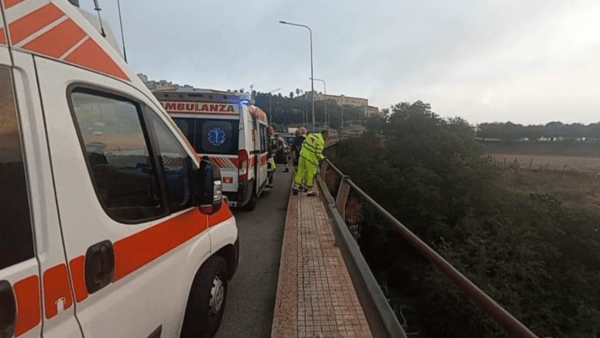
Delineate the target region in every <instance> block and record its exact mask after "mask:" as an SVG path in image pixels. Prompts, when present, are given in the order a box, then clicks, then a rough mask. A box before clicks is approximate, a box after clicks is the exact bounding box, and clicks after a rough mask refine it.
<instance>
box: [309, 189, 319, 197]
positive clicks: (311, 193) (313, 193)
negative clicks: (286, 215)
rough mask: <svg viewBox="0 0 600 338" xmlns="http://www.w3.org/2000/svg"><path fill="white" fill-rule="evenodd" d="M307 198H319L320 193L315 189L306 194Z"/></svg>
mask: <svg viewBox="0 0 600 338" xmlns="http://www.w3.org/2000/svg"><path fill="white" fill-rule="evenodd" d="M306 196H319V193H318V192H317V191H316V190H314V189H309V190H308V191H307V192H306Z"/></svg>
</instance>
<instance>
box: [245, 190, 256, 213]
mask: <svg viewBox="0 0 600 338" xmlns="http://www.w3.org/2000/svg"><path fill="white" fill-rule="evenodd" d="M257 200H258V196H256V191H252V195H251V196H250V200H249V201H248V203H246V204H245V205H244V210H246V211H252V210H254V209H255V208H256V201H257Z"/></svg>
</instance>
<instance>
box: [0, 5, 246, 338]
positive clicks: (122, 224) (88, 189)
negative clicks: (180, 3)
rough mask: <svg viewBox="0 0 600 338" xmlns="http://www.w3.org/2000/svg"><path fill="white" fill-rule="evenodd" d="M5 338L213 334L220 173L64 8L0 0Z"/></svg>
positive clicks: (1, 312) (228, 253)
mask: <svg viewBox="0 0 600 338" xmlns="http://www.w3.org/2000/svg"><path fill="white" fill-rule="evenodd" d="M0 10H1V13H0V14H1V15H0V196H1V197H0V337H3V338H4V337H40V336H43V337H45V338H51V337H57V338H64V337H88V338H90V337H115V338H120V337H144V338H145V337H151V338H158V337H211V336H213V335H214V333H215V332H216V331H217V329H218V327H219V324H220V321H221V318H222V316H223V311H224V305H225V300H226V293H227V286H228V281H229V280H230V279H231V277H232V276H233V274H234V273H235V271H236V268H237V264H238V257H239V242H238V230H237V227H236V222H235V218H234V217H233V215H232V213H231V211H230V210H229V207H228V206H227V204H226V203H224V201H222V191H221V178H220V172H219V170H218V169H217V168H216V167H215V166H214V165H212V164H211V163H210V162H209V161H203V160H200V159H199V158H198V157H197V155H196V154H195V152H194V150H193V149H192V148H191V146H190V145H189V144H188V143H186V142H187V141H186V139H185V137H184V136H183V135H182V134H181V133H180V131H179V129H178V128H177V127H176V125H175V124H174V123H173V121H172V120H171V119H170V118H169V116H168V115H167V113H166V112H165V111H164V110H163V109H162V107H161V105H160V103H159V102H158V101H157V100H156V98H155V97H154V96H153V95H152V93H151V92H150V91H149V90H148V89H147V88H146V86H145V85H144V84H143V83H142V81H141V80H140V79H138V77H137V76H136V74H135V73H134V72H132V71H131V70H130V69H129V68H128V66H127V65H126V63H125V62H124V61H123V60H122V58H121V56H120V54H119V53H118V52H117V51H116V50H115V49H114V48H112V47H111V46H110V45H109V44H108V43H107V42H106V40H105V39H104V38H103V37H102V36H101V34H100V33H98V31H97V30H96V29H95V28H94V26H93V25H92V24H90V22H88V21H87V20H86V19H85V18H84V16H82V14H81V13H80V12H79V9H77V8H76V7H75V6H73V5H71V4H70V3H69V2H67V0H0Z"/></svg>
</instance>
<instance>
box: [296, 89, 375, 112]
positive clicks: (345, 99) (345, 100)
mask: <svg viewBox="0 0 600 338" xmlns="http://www.w3.org/2000/svg"><path fill="white" fill-rule="evenodd" d="M296 99H300V100H310V99H311V93H310V92H306V93H304V94H302V95H300V96H296ZM315 101H335V102H336V103H337V104H338V105H349V106H354V107H364V108H365V116H366V117H372V116H377V115H378V114H379V108H377V107H373V106H369V100H368V99H363V98H360V97H352V96H345V95H331V94H327V95H325V94H322V93H317V92H315Z"/></svg>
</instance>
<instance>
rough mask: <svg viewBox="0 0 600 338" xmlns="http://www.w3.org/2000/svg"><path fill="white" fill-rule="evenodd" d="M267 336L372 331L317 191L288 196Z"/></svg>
mask: <svg viewBox="0 0 600 338" xmlns="http://www.w3.org/2000/svg"><path fill="white" fill-rule="evenodd" d="M272 337H274V338H278V337H281V338H284V337H285V338H291V337H298V338H304V337H306V338H312V337H372V335H371V332H370V330H369V325H368V324H367V321H366V319H365V315H364V313H363V310H362V308H361V306H360V304H359V302H358V298H357V296H356V292H355V290H354V286H353V285H352V281H351V280H350V276H349V274H348V270H347V269H346V264H345V263H344V259H343V258H342V254H341V252H340V250H339V248H338V247H336V246H335V236H334V234H333V231H332V229H331V225H330V219H329V217H328V215H327V213H326V211H325V206H324V205H323V202H322V200H321V197H307V196H306V194H302V193H301V194H299V195H298V196H294V195H291V196H290V200H289V204H288V210H287V218H286V225H285V232H284V237H283V247H282V252H281V264H280V268H279V281H278V285H277V299H276V301H275V315H274V318H273V330H272Z"/></svg>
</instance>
